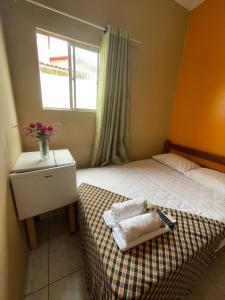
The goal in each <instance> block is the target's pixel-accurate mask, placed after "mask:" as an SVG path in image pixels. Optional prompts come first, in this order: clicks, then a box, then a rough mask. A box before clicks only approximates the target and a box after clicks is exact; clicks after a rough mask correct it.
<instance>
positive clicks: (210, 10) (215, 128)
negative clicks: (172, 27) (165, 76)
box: [169, 0, 225, 155]
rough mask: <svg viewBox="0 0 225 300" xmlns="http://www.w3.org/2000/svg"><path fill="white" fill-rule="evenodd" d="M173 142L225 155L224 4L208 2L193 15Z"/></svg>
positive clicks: (177, 98) (171, 134) (174, 117)
mask: <svg viewBox="0 0 225 300" xmlns="http://www.w3.org/2000/svg"><path fill="white" fill-rule="evenodd" d="M169 138H170V139H171V140H172V141H174V142H175V143H179V144H182V145H185V146H189V147H195V148H197V149H200V150H204V151H208V152H212V153H216V154H220V155H225V1H224V0H207V1H206V2H204V3H203V4H202V5H200V6H199V7H198V8H196V9H195V10H194V11H192V13H191V15H190V20H189V28H188V32H187V37H186V43H185V48H184V53H183V58H182V63H181V68H180V74H179V79H178V85H177V90H176V96H175V100H174V104H173V112H172V119H171V124H170V130H169Z"/></svg>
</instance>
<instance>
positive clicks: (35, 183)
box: [10, 149, 77, 249]
mask: <svg viewBox="0 0 225 300" xmlns="http://www.w3.org/2000/svg"><path fill="white" fill-rule="evenodd" d="M10 180H11V186H12V190H13V195H14V200H15V205H16V209H17V215H18V219H19V220H25V223H26V227H27V233H28V239H29V242H30V246H31V249H35V248H37V236H36V229H35V222H34V217H35V216H38V215H40V214H43V213H46V212H49V211H52V210H54V209H57V208H60V207H65V206H68V210H69V223H70V231H71V233H74V232H75V206H74V202H75V201H76V199H77V190H76V162H75V161H74V159H73V157H72V155H71V154H70V152H69V150H67V149H63V150H51V151H50V153H49V158H48V159H46V160H41V159H40V153H39V152H23V153H21V154H20V156H19V158H18V159H17V161H16V163H15V165H14V166H13V168H12V170H11V173H10Z"/></svg>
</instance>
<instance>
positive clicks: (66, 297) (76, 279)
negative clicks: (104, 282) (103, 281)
mask: <svg viewBox="0 0 225 300" xmlns="http://www.w3.org/2000/svg"><path fill="white" fill-rule="evenodd" d="M73 299H76V300H88V299H89V296H88V292H87V289H86V285H85V279H84V273H83V271H79V272H76V273H73V274H72V275H70V276H68V277H65V278H64V279H61V280H59V281H57V282H55V283H53V284H52V285H50V287H49V300H73Z"/></svg>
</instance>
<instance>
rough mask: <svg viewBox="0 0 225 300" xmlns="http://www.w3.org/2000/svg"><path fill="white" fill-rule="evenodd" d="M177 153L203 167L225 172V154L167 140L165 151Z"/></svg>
mask: <svg viewBox="0 0 225 300" xmlns="http://www.w3.org/2000/svg"><path fill="white" fill-rule="evenodd" d="M169 152H172V153H177V154H179V155H181V156H183V157H185V158H188V159H190V160H192V161H194V162H196V163H198V164H200V165H201V166H203V167H208V168H212V169H215V170H218V171H222V172H225V156H220V155H216V154H212V153H208V152H204V151H201V150H197V149H193V148H189V147H185V146H181V145H178V144H174V143H172V142H171V141H170V140H166V141H165V144H164V148H163V153H169Z"/></svg>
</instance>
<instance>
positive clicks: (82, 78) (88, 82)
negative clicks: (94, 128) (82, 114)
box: [75, 47, 98, 109]
mask: <svg viewBox="0 0 225 300" xmlns="http://www.w3.org/2000/svg"><path fill="white" fill-rule="evenodd" d="M75 62H76V108H84V109H96V98H97V76H98V53H96V52H94V51H90V50H86V49H82V48H78V47H75Z"/></svg>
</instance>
